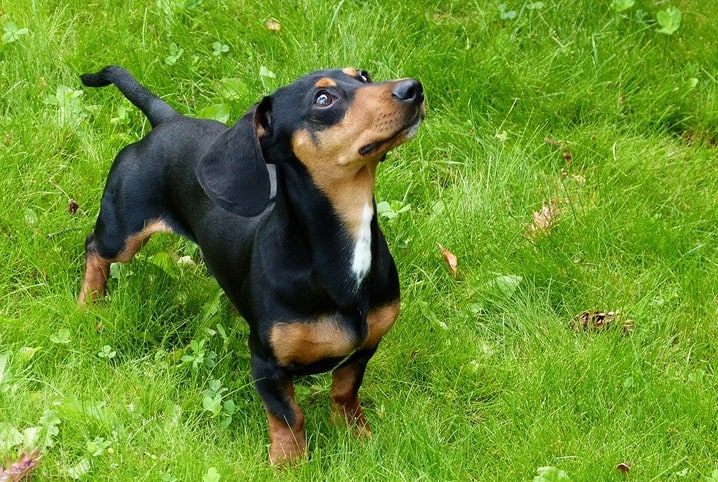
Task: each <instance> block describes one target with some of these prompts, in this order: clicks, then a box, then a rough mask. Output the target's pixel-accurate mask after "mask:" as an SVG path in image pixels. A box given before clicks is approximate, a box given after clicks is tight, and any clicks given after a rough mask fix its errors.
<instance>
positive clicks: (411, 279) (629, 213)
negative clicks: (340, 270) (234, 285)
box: [0, 0, 718, 481]
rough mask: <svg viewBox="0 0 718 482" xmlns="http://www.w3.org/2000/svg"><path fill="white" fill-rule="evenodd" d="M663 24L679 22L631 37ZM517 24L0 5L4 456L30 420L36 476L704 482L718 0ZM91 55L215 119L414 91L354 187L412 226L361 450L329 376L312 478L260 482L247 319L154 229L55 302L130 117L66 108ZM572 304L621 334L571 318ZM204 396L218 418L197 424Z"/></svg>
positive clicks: (317, 401) (344, 12) (441, 17)
mask: <svg viewBox="0 0 718 482" xmlns="http://www.w3.org/2000/svg"><path fill="white" fill-rule="evenodd" d="M499 3H505V5H506V6H505V8H504V13H505V14H506V13H507V12H510V11H514V12H515V13H516V15H515V17H514V18H504V19H502V18H501V17H502V14H501V11H500V10H499V8H498V4H499ZM193 4H198V5H196V6H193ZM671 5H673V6H675V7H678V8H679V9H680V10H681V12H682V24H681V27H680V29H679V30H678V31H677V32H675V33H674V34H673V35H664V34H661V33H658V32H656V29H657V28H658V25H657V24H656V20H655V19H656V14H657V12H658V11H660V10H664V9H666V8H667V7H668V6H671ZM530 6H533V7H537V6H540V5H537V4H536V3H534V2H522V1H506V2H499V1H498V0H496V2H485V1H465V0H462V1H444V2H437V1H429V0H416V1H414V2H388V1H379V0H366V1H363V0H344V1H342V2H334V4H330V3H329V2H313V1H309V0H307V1H300V2H284V1H268V2H267V1H263V2H259V1H251V0H250V1H247V2H219V1H213V0H204V1H203V2H201V3H200V2H196V1H195V2H192V1H186V0H157V1H155V2H142V1H139V0H130V1H126V0H125V1H117V0H100V1H98V2H91V3H87V2H70V3H68V2H59V1H56V0H48V1H42V2H35V1H29V0H18V1H14V2H11V1H3V2H2V3H1V4H0V27H2V28H3V29H4V30H3V33H5V32H7V31H9V30H8V29H11V27H10V26H8V24H9V23H10V22H12V23H14V24H15V26H16V27H17V29H23V28H26V29H28V30H27V32H26V33H24V32H22V31H18V32H17V33H16V35H15V36H13V37H12V38H11V37H10V36H9V35H8V37H7V40H8V42H6V43H4V44H0V99H1V102H0V166H2V169H3V175H2V176H0V192H2V196H1V197H0V259H2V260H3V262H2V264H1V265H0V460H2V459H3V458H4V455H6V454H9V455H14V454H15V453H16V451H17V445H18V440H17V438H18V436H17V433H15V432H13V430H11V429H16V430H18V431H20V432H22V431H23V430H26V429H28V428H32V427H39V429H40V430H39V437H35V441H34V443H35V444H36V445H40V446H41V447H42V453H43V458H42V462H41V465H40V466H39V467H38V468H37V469H36V470H35V472H34V479H33V480H70V479H71V477H72V476H73V475H74V476H76V477H81V478H82V479H83V480H151V481H170V480H176V481H186V480H187V481H189V480H203V477H205V480H213V479H212V476H211V475H212V470H211V469H213V470H215V471H216V472H217V473H218V474H219V475H220V476H221V480H223V481H225V480H271V479H273V478H277V479H282V480H381V481H383V480H408V481H415V480H431V481H434V480H457V481H463V480H478V481H485V480H505V481H530V480H532V479H533V477H534V476H536V475H537V473H538V472H537V470H538V469H539V468H540V467H544V466H551V467H555V468H557V469H560V470H563V471H565V473H566V474H567V476H568V477H570V480H574V481H611V480H616V481H619V480H623V479H625V478H626V476H624V475H623V474H622V473H621V472H619V471H618V470H616V468H615V467H616V465H617V464H619V463H622V462H629V463H630V464H631V471H630V474H629V476H628V478H630V480H634V481H657V480H692V481H698V480H700V481H706V480H717V479H718V472H716V471H717V470H718V405H717V404H716V391H717V390H718V380H717V379H716V360H718V304H717V303H716V299H717V297H718V238H717V235H716V232H718V194H716V192H717V189H716V186H718V169H717V168H716V162H717V161H718V150H716V141H717V139H718V79H717V78H716V75H717V72H718V58H717V57H716V55H715V53H716V51H718V28H716V25H715V19H716V18H718V2H713V1H701V0H670V1H668V0H666V1H663V0H661V1H659V0H655V1H654V0H637V1H636V3H635V5H634V6H633V7H631V8H629V9H628V10H626V11H625V12H623V13H620V14H619V13H616V11H615V10H614V9H613V8H612V7H611V2H610V1H609V0H604V1H594V0H556V1H553V0H547V1H544V2H543V6H542V7H541V8H534V9H530V8H528V7H530ZM268 19H274V20H276V21H277V22H279V24H280V25H281V30H280V31H279V32H273V31H271V30H269V29H268V28H267V27H266V26H265V22H266V21H267V20H268ZM215 42H219V44H220V46H219V47H220V48H219V50H220V53H219V55H214V53H213V52H214V50H215V47H213V43H215ZM172 43H174V44H176V46H177V48H179V49H182V54H181V55H180V56H179V57H178V58H173V59H169V63H168V61H166V59H167V57H169V56H170V55H171V54H172V53H173V52H174V54H175V56H176V53H177V50H174V51H173V52H172V51H171V50H170V48H171V47H170V46H171V44H172ZM221 45H226V46H227V47H228V49H227V50H226V52H221V50H222V49H221ZM173 60H174V62H173V63H172V61H173ZM109 63H117V64H121V65H124V66H126V67H128V68H129V69H130V70H131V71H132V72H133V73H134V74H135V75H137V77H138V78H139V79H140V80H141V81H142V82H143V83H144V84H146V85H147V86H148V87H150V88H151V89H152V90H153V91H154V92H157V93H158V94H160V95H162V96H163V97H164V98H165V99H166V100H167V101H168V102H169V103H170V104H172V105H173V106H175V107H177V108H178V109H179V110H180V111H182V112H185V113H187V114H189V115H203V113H204V114H206V113H207V112H210V110H207V108H209V107H211V106H215V105H217V104H223V106H224V107H225V108H226V109H228V110H229V113H230V118H231V119H234V118H238V117H239V116H240V115H241V114H242V112H244V111H245V110H246V109H247V108H248V106H249V105H251V103H252V102H254V101H256V100H257V99H259V98H260V96H261V95H263V94H267V93H270V92H271V91H272V90H273V89H275V88H276V87H278V86H280V85H283V84H285V83H287V82H290V81H291V80H293V79H294V78H296V77H298V76H299V75H302V74H303V73H306V72H308V71H311V70H314V69H317V68H322V67H343V66H347V65H352V66H357V67H361V68H364V69H367V70H369V71H370V72H371V73H372V76H373V77H374V78H375V79H386V78H393V77H398V76H414V77H417V78H420V79H421V80H422V82H423V83H424V85H425V88H426V91H427V95H428V117H427V120H426V122H425V123H424V125H423V126H422V128H421V130H420V134H419V135H418V136H417V138H416V139H415V140H413V141H412V142H411V143H409V144H408V145H406V146H403V147H401V148H399V149H397V150H396V151H395V152H394V153H392V154H391V155H390V156H389V160H388V162H386V163H384V164H382V166H381V168H380V173H379V183H378V186H377V199H378V200H379V201H387V202H390V203H394V206H395V207H396V208H397V209H398V208H399V207H407V206H408V207H409V209H408V210H407V211H405V212H402V213H400V214H399V215H398V216H396V217H395V218H393V219H382V221H381V222H382V225H383V227H384V231H385V234H386V236H387V238H388V240H389V242H390V244H391V247H392V251H393V253H394V256H395V258H396V260H397V264H398V266H399V271H400V275H401V279H402V288H403V311H402V315H401V317H400V319H399V322H398V323H397V324H396V326H395V328H394V329H393V330H392V331H391V332H390V333H389V335H388V336H387V337H386V338H385V340H384V342H383V343H382V346H381V347H380V350H379V352H378V353H377V355H376V357H375V358H374V359H373V360H372V362H371V364H370V368H369V371H368V374H367V377H366V380H365V383H364V386H363V389H362V393H363V398H364V401H365V404H366V411H367V413H368V416H369V418H370V421H371V423H372V427H373V431H374V438H373V439H372V440H370V441H363V442H362V441H356V440H354V439H353V438H352V437H351V436H350V435H349V434H347V433H345V432H344V431H342V430H338V429H336V428H334V427H332V426H331V425H330V424H329V423H328V420H327V419H328V414H329V404H328V391H329V382H328V379H327V377H326V376H318V377H311V378H308V379H305V380H304V381H302V382H301V383H300V384H299V387H298V401H299V403H300V405H302V406H303V407H304V409H305V413H306V415H307V433H308V436H309V445H310V451H311V459H310V460H309V461H307V462H305V463H302V464H300V465H299V466H298V467H296V468H292V469H288V470H285V471H279V472H278V471H275V470H274V469H272V468H271V467H269V466H268V465H267V463H266V458H267V433H266V421H265V416H264V413H263V410H262V408H261V403H260V401H259V399H258V397H257V396H256V394H255V393H254V391H253V389H252V387H251V379H250V375H249V359H248V349H247V347H246V338H247V329H246V327H245V324H244V322H243V321H241V320H240V319H238V318H236V316H235V314H234V313H233V311H232V309H231V307H229V306H228V304H227V303H226V300H224V299H222V298H218V297H217V295H218V291H217V287H216V285H215V284H214V283H213V282H212V281H211V279H209V278H208V277H207V275H206V273H205V270H204V269H203V268H202V266H201V265H200V264H199V263H200V262H199V256H198V253H197V251H196V250H195V249H194V248H193V247H192V246H191V245H190V244H189V243H187V242H184V241H181V240H178V239H176V238H173V237H169V236H158V237H157V238H156V239H153V241H152V242H151V243H150V244H149V246H147V248H146V249H145V250H144V251H143V253H142V254H141V255H139V256H138V257H137V259H135V260H134V261H133V262H132V263H130V264H129V265H126V266H121V267H119V268H118V269H117V270H116V271H114V272H113V278H112V280H111V283H110V289H111V294H110V295H109V296H108V298H107V299H106V300H104V301H102V302H100V303H98V304H97V305H96V306H94V307H92V308H91V309H90V310H89V311H88V312H87V313H84V312H82V311H80V310H78V309H77V308H76V307H75V298H76V294H77V292H78V289H79V284H80V279H81V273H82V260H83V242H84V237H85V235H86V234H87V233H88V232H89V231H90V230H91V229H92V225H93V223H94V220H95V217H96V215H97V212H98V207H99V199H100V195H101V192H102V187H103V183H104V179H105V177H106V174H107V171H108V169H109V166H110V163H111V161H112V158H113V157H114V154H115V153H116V152H117V151H118V150H119V149H120V148H121V147H122V146H123V145H125V144H127V143H128V142H131V141H133V140H136V139H138V138H139V137H140V136H142V134H143V132H145V131H146V129H147V128H148V126H147V123H146V121H145V120H144V119H143V117H142V115H141V114H140V113H139V112H137V110H136V109H134V108H132V107H131V106H130V105H129V103H127V102H126V101H125V100H124V99H122V98H121V96H120V95H118V94H117V93H116V92H115V91H114V90H112V89H107V90H101V91H99V90H87V91H84V92H83V89H82V87H81V84H80V82H79V79H78V75H79V74H80V73H83V72H88V71H94V70H97V69H98V68H100V67H102V66H104V65H106V64H109ZM267 71H270V72H272V73H274V74H275V76H274V77H271V76H268V75H261V74H260V72H264V73H265V74H266V73H267ZM223 79H239V80H238V81H233V85H234V86H235V89H234V93H232V94H231V95H228V94H227V93H226V92H225V91H224V89H223V85H225V84H226V82H225V83H224V84H223ZM61 86H66V87H61ZM58 88H61V89H65V90H64V91H62V92H61V95H60V100H58V95H57V93H58ZM68 88H69V90H68ZM73 91H77V92H78V93H77V94H73ZM79 92H82V94H81V95H80V94H79ZM121 107H124V108H126V109H127V110H126V113H124V114H123V112H122V111H121ZM113 118H115V119H116V120H115V121H113V120H112V119H113ZM547 138H550V139H551V140H552V141H550V142H547V141H546V139H547ZM565 153H570V155H569V154H565ZM70 199H74V200H76V201H77V203H78V204H79V210H78V211H77V212H76V213H75V214H70V213H69V212H68V203H69V200H70ZM551 200H556V202H558V206H559V214H558V215H556V219H555V222H554V223H553V224H552V225H551V227H550V229H548V230H547V232H545V233H542V234H541V235H539V236H537V237H536V238H535V239H529V238H528V237H527V236H526V235H525V233H526V230H527V228H528V226H529V225H530V223H531V220H532V213H533V212H535V211H539V210H540V209H541V206H542V204H544V203H547V204H549V203H550V202H551ZM438 243H441V244H442V245H444V246H446V247H447V248H448V249H449V250H450V251H452V252H453V253H455V254H456V255H457V256H458V259H459V279H458V280H457V279H454V277H452V276H451V274H450V273H449V271H448V269H447V268H446V266H445V265H444V262H443V260H442V257H441V253H440V251H439V249H438V247H437V244H438ZM179 256H191V257H192V259H194V260H195V262H196V263H197V264H196V265H189V266H185V265H182V266H180V265H178V264H177V263H175V262H174V259H176V258H177V257H179ZM593 310H600V311H611V310H614V311H620V313H621V314H620V317H621V319H622V320H624V321H625V320H628V319H630V320H633V324H634V331H633V333H632V334H630V335H624V334H623V333H622V332H621V329H620V327H616V328H613V329H611V328H609V329H607V330H604V331H592V330H588V331H578V332H577V331H574V330H572V329H571V328H570V322H571V320H572V319H573V318H574V316H576V315H577V314H579V313H581V312H583V311H593ZM616 324H620V321H618V322H616ZM218 327H219V328H218ZM203 340H205V341H204V345H202V346H201V347H200V346H199V345H198V344H199V343H200V342H201V341H203ZM193 341H194V345H192V342H193ZM105 347H108V348H105ZM212 354H214V355H215V356H216V359H214V360H213V361H210V362H206V361H203V360H202V359H200V355H204V357H205V360H206V357H208V356H210V355H212ZM183 357H184V361H183ZM193 362H195V364H194V365H193ZM215 380H218V381H219V382H220V383H221V386H219V387H218V386H217V385H216V384H217V383H218V382H216V381H215ZM213 381H215V382H213ZM212 382H213V383H215V385H214V386H212V385H211V383H212ZM222 388H226V389H227V390H226V391H221V389H222ZM208 390H209V391H210V392H211V393H208ZM218 390H219V392H220V393H219V395H220V398H221V399H222V401H227V400H232V401H233V402H234V404H235V405H236V408H235V409H234V411H233V412H232V414H231V420H227V416H228V415H229V413H230V411H231V409H226V408H221V407H220V408H217V407H215V409H216V413H217V414H216V415H215V413H214V412H212V410H208V409H207V408H208V406H207V405H205V403H206V402H207V399H208V398H209V399H210V401H211V398H212V396H216V394H217V391H218ZM210 408H211V407H210ZM227 422H228V425H227ZM224 425H227V426H226V428H225V427H224ZM13 434H14V435H13ZM711 477H712V478H711Z"/></svg>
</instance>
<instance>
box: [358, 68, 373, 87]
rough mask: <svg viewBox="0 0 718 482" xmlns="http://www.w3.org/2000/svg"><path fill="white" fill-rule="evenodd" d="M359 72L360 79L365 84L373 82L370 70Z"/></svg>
mask: <svg viewBox="0 0 718 482" xmlns="http://www.w3.org/2000/svg"><path fill="white" fill-rule="evenodd" d="M357 74H358V75H359V80H361V81H362V82H364V83H365V84H371V77H370V76H369V72H367V71H366V70H360V71H359V72H357Z"/></svg>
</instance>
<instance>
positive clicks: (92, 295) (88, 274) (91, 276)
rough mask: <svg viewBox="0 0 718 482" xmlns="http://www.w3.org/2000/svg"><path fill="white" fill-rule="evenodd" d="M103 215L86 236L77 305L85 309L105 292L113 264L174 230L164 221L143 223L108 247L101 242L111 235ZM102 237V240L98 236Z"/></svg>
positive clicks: (130, 256) (125, 260) (117, 237)
mask: <svg viewBox="0 0 718 482" xmlns="http://www.w3.org/2000/svg"><path fill="white" fill-rule="evenodd" d="M101 221H102V213H100V219H99V220H98V223H97V226H96V227H95V232H94V233H92V234H90V235H89V236H88V237H87V241H86V242H85V278H84V281H83V283H82V288H81V290H80V295H79V297H78V300H77V302H78V304H79V305H80V306H84V305H85V304H86V303H87V302H88V301H89V302H92V301H95V299H97V298H98V297H99V296H101V295H102V294H104V293H105V289H106V287H107V277H108V276H109V275H110V265H111V264H112V263H115V262H120V263H126V262H128V261H129V260H131V259H132V257H133V256H134V255H135V254H136V253H137V252H138V251H139V250H140V249H142V246H143V245H144V244H145V242H146V241H147V239H149V237H150V236H152V235H153V234H154V233H158V232H173V230H172V229H171V228H170V227H169V226H168V225H167V224H166V223H165V222H164V221H162V220H161V219H154V220H152V221H149V222H147V223H145V224H144V226H143V227H142V228H141V229H139V230H136V231H135V232H134V233H133V234H131V235H129V236H121V237H120V236H111V237H112V238H114V239H115V240H117V239H120V240H121V241H120V242H117V241H115V242H114V243H111V244H109V245H108V243H103V242H101V241H103V240H104V238H107V237H108V232H107V230H106V229H103V228H102V226H103V223H102V222H101ZM98 233H101V234H102V237H100V236H98Z"/></svg>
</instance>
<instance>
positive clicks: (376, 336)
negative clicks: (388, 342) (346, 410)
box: [363, 300, 401, 347]
mask: <svg viewBox="0 0 718 482" xmlns="http://www.w3.org/2000/svg"><path fill="white" fill-rule="evenodd" d="M400 309H401V303H400V302H399V300H396V301H394V302H393V303H390V304H388V305H384V306H382V307H380V308H374V309H373V310H371V311H370V312H369V315H368V316H367V325H368V326H369V336H367V339H366V340H365V341H364V344H363V346H364V347H375V346H376V345H377V344H379V341H380V340H381V337H383V336H384V335H385V334H386V332H388V331H389V329H390V328H391V327H392V326H394V322H395V321H396V319H397V318H398V317H399V310H400Z"/></svg>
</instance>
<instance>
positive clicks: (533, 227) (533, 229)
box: [524, 199, 563, 241]
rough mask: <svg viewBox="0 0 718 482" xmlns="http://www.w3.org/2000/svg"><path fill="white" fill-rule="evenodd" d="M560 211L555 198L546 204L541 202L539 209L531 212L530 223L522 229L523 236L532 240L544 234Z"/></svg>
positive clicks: (554, 221) (559, 214)
mask: <svg viewBox="0 0 718 482" xmlns="http://www.w3.org/2000/svg"><path fill="white" fill-rule="evenodd" d="M562 212H563V210H562V209H561V208H560V206H559V201H558V200H557V199H552V200H551V201H550V202H549V203H548V204H546V203H543V204H542V205H541V209H540V210H539V211H534V212H533V214H532V220H531V224H529V225H528V227H527V228H526V230H525V231H524V236H526V237H527V238H529V239H530V240H532V241H534V240H535V239H536V238H537V237H538V236H540V235H542V234H546V233H547V232H548V231H549V230H550V229H551V227H552V226H553V225H554V224H555V223H556V221H557V220H558V218H559V217H560V216H561V214H562Z"/></svg>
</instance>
